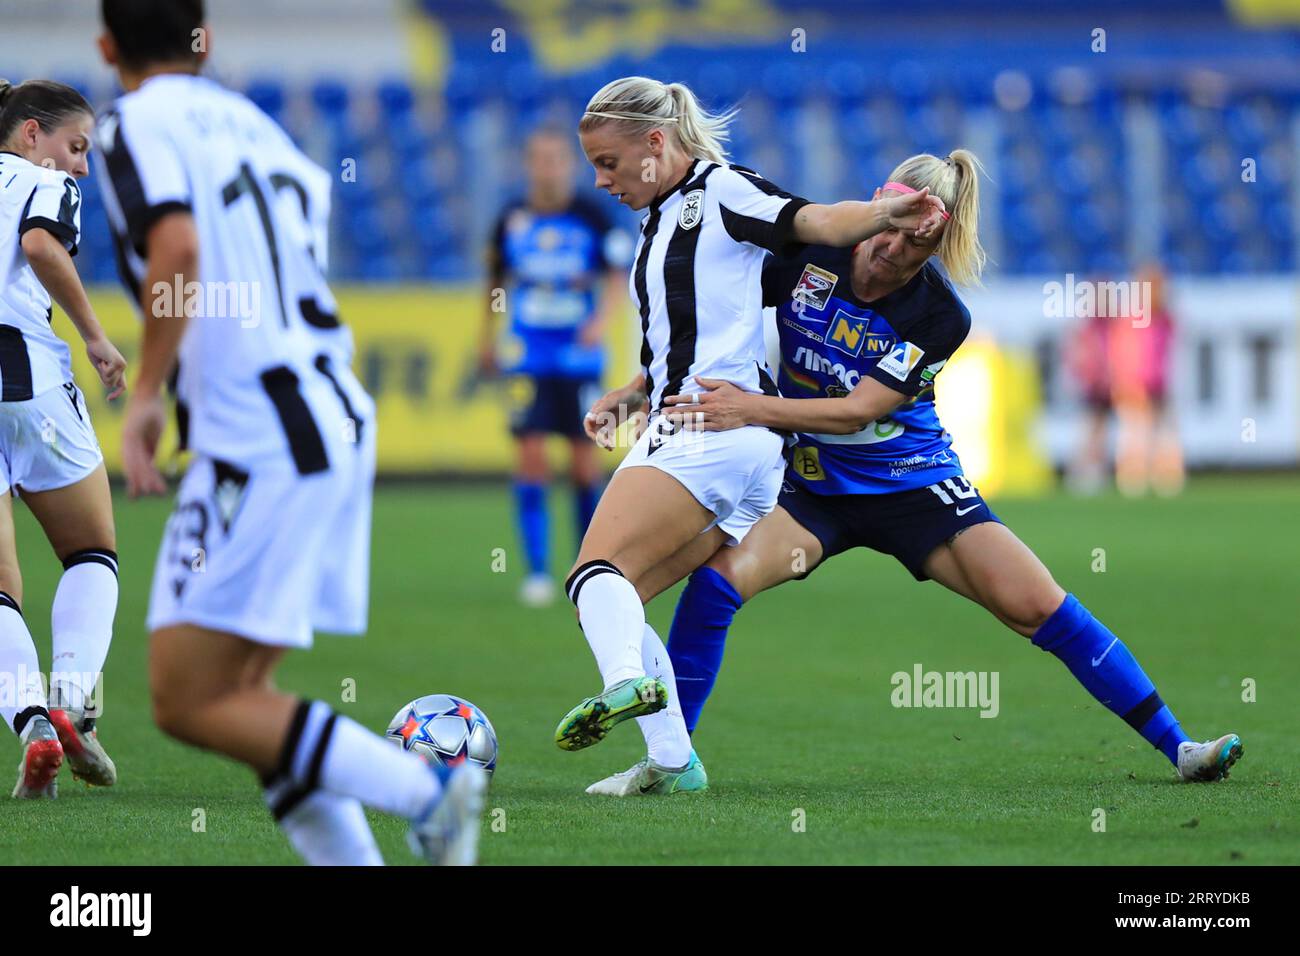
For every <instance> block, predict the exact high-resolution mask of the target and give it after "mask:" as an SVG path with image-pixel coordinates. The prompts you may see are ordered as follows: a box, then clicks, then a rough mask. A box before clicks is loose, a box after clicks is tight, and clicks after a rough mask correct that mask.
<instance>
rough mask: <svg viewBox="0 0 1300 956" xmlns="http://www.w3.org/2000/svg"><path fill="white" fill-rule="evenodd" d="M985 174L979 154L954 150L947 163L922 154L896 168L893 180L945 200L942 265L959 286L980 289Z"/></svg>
mask: <svg viewBox="0 0 1300 956" xmlns="http://www.w3.org/2000/svg"><path fill="white" fill-rule="evenodd" d="M983 171H984V167H983V166H982V165H981V164H980V161H979V159H977V158H976V156H975V154H974V153H972V152H971V151H970V150H968V149H954V150H953V151H952V152H951V153H949V154H948V158H947V159H940V158H939V157H938V156H931V155H930V154H929V153H921V154H919V155H916V156H911V157H909V158H907V159H905V160H903V161H902V162H901V163H899V164H898V166H897V167H895V169H894V171H893V172H892V173H890V175H889V178H890V180H891V181H892V182H899V183H902V184H903V185H905V186H911V187H912V188H913V189H924V188H926V187H929V190H930V193H931V195H934V196H938V197H939V198H940V199H942V200H943V204H944V206H945V207H946V208H947V210H948V215H949V217H950V218H949V219H948V220H947V222H945V223H944V227H943V235H942V236H940V238H939V248H938V250H937V253H938V256H939V261H940V262H942V263H943V266H944V268H945V269H947V270H948V275H949V276H950V277H951V278H952V281H953V282H956V283H957V284H958V285H979V284H980V274H981V273H982V272H983V271H984V264H985V262H986V259H987V257H986V256H985V253H984V247H983V246H981V245H980V237H979V213H980V182H979V174H980V173H982V172H983Z"/></svg>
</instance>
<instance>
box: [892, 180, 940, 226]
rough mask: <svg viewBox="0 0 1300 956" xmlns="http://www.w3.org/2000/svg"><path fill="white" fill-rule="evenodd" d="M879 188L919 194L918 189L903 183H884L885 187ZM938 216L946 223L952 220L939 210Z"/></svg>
mask: <svg viewBox="0 0 1300 956" xmlns="http://www.w3.org/2000/svg"><path fill="white" fill-rule="evenodd" d="M880 188H881V189H892V190H893V191H894V192H896V193H919V192H920V191H921V190H919V189H913V188H912V187H911V186H908V185H906V184H904V183H885V185H883V186H881V187H880ZM939 215H941V216H943V221H944V222H947V221H948V220H949V219H951V218H952V216H950V215H948V213H947V211H946V210H941V211H940V212H939Z"/></svg>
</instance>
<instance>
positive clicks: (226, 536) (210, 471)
mask: <svg viewBox="0 0 1300 956" xmlns="http://www.w3.org/2000/svg"><path fill="white" fill-rule="evenodd" d="M374 431H375V429H374V416H373V414H370V415H368V416H367V417H366V423H365V424H364V425H363V426H362V432H361V435H360V436H358V437H359V440H358V441H357V442H356V443H355V444H351V445H346V446H339V445H338V444H337V443H332V444H331V446H330V448H329V458H330V467H329V470H328V471H324V472H320V473H317V474H311V475H306V476H303V475H299V474H298V472H297V471H296V470H295V469H294V467H293V464H292V463H291V462H289V461H284V462H280V461H276V462H273V463H271V464H269V465H265V466H261V467H258V466H254V467H253V468H251V469H250V470H249V471H247V472H245V471H242V470H239V469H237V468H234V467H233V466H231V465H229V464H226V463H223V462H218V461H215V460H213V459H212V458H208V457H206V456H198V457H196V458H195V459H194V461H193V463H192V464H191V465H190V467H189V470H188V471H186V473H185V478H184V479H183V480H182V481H181V486H180V489H179V491H178V492H177V495H176V509H175V511H173V512H172V516H171V518H170V519H168V522H167V529H166V531H165V533H164V536H163V542H162V546H161V548H160V549H159V552H158V562H157V564H156V566H155V568H154V580H153V592H152V594H151V595H150V599H149V617H148V622H147V626H148V629H149V630H150V631H156V630H158V629H159V628H164V627H169V626H172V625H176V624H194V625H197V626H199V627H205V628H210V629H212V630H216V631H224V632H227V633H230V634H237V635H239V636H240V637H243V638H247V639H248V640H250V641H256V642H257V643H259V644H271V645H275V646H279V647H295V648H306V647H310V646H311V643H312V633H313V631H318V630H319V631H328V632H331V633H335V634H361V633H363V632H364V631H365V629H366V616H367V611H368V605H369V596H370V511H371V496H372V492H373V489H374V478H375V439H374ZM344 452H346V454H345V453H344Z"/></svg>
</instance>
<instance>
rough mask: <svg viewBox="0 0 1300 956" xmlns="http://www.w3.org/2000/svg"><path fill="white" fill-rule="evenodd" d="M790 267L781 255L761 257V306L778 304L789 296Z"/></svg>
mask: <svg viewBox="0 0 1300 956" xmlns="http://www.w3.org/2000/svg"><path fill="white" fill-rule="evenodd" d="M792 285H793V282H792V281H791V280H790V269H789V266H788V263H787V260H786V259H785V257H783V256H764V257H763V308H765V309H766V308H769V307H775V306H778V305H780V304H781V303H782V302H784V301H785V300H786V299H788V298H789V297H790V287H791V286H792Z"/></svg>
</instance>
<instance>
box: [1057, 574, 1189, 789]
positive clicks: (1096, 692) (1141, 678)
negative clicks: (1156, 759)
mask: <svg viewBox="0 0 1300 956" xmlns="http://www.w3.org/2000/svg"><path fill="white" fill-rule="evenodd" d="M1033 642H1034V644H1035V645H1036V646H1038V647H1041V648H1042V649H1043V650H1045V651H1050V652H1051V653H1053V654H1055V655H1056V656H1057V657H1058V658H1060V660H1061V662H1062V663H1063V664H1065V666H1066V667H1068V668H1069V669H1070V673H1071V674H1073V675H1074V676H1075V679H1076V680H1078V681H1079V683H1080V684H1082V685H1083V686H1084V688H1085V689H1086V690H1087V691H1088V693H1090V694H1092V696H1093V697H1095V698H1097V700H1098V701H1099V702H1100V703H1101V704H1103V705H1104V706H1105V707H1106V708H1107V709H1108V710H1110V711H1112V712H1113V713H1116V714H1118V715H1119V716H1120V717H1122V718H1124V720H1125V721H1126V722H1127V723H1128V725H1129V726H1130V727H1132V728H1133V729H1134V730H1136V731H1137V732H1138V733H1139V734H1141V735H1142V736H1143V737H1144V738H1145V739H1146V741H1147V742H1148V743H1150V744H1151V745H1152V746H1153V747H1155V748H1156V749H1157V750H1159V751H1160V752H1161V753H1163V754H1164V755H1165V756H1166V757H1168V758H1169V760H1170V762H1171V763H1173V765H1174V766H1175V767H1176V766H1178V745H1179V744H1180V743H1182V742H1183V741H1185V740H1189V739H1191V738H1189V737H1188V736H1187V735H1186V734H1185V733H1183V728H1182V727H1180V726H1178V720H1177V719H1176V718H1175V717H1174V715H1173V712H1172V711H1170V709H1169V708H1168V707H1166V706H1165V702H1164V701H1162V700H1161V699H1160V695H1159V694H1158V693H1156V685H1155V684H1153V683H1151V678H1149V677H1147V675H1146V673H1145V672H1144V671H1143V670H1142V668H1141V667H1140V666H1139V665H1138V662H1137V660H1136V659H1135V658H1134V657H1133V655H1132V654H1131V653H1130V652H1129V649H1128V648H1127V647H1125V646H1124V643H1123V642H1122V641H1121V640H1120V639H1119V638H1117V637H1116V636H1115V635H1114V634H1112V633H1111V632H1110V631H1109V630H1108V629H1107V628H1106V626H1105V625H1104V624H1102V623H1101V622H1100V621H1098V620H1097V619H1096V618H1095V617H1093V616H1092V614H1091V613H1090V612H1089V611H1088V609H1087V608H1086V607H1084V606H1083V605H1082V604H1080V603H1079V602H1078V600H1076V599H1075V597H1074V595H1073V594H1067V595H1066V596H1065V600H1064V601H1062V602H1061V606H1060V607H1059V608H1057V609H1056V611H1055V612H1054V613H1053V614H1052V616H1051V617H1049V618H1048V619H1047V620H1046V621H1045V622H1044V623H1043V626H1042V627H1040V628H1039V629H1038V630H1037V632H1035V634H1034V637H1033Z"/></svg>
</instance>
